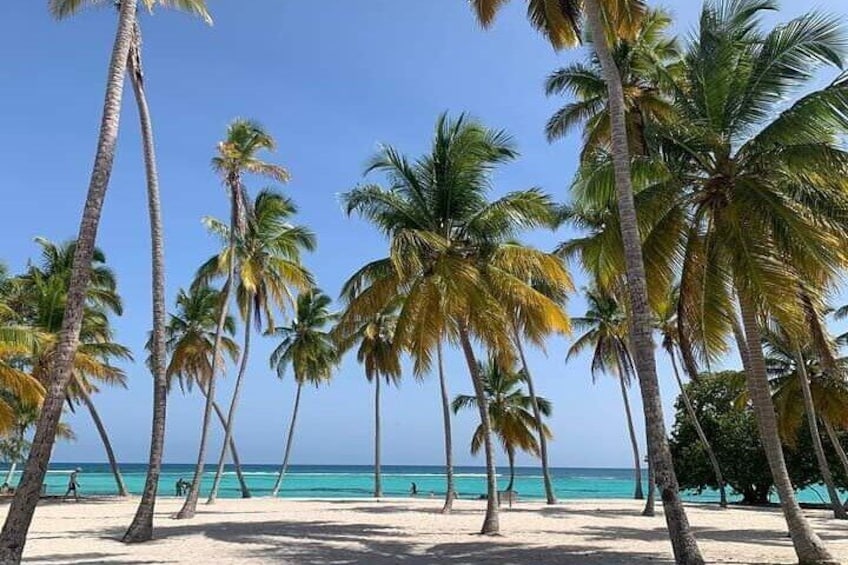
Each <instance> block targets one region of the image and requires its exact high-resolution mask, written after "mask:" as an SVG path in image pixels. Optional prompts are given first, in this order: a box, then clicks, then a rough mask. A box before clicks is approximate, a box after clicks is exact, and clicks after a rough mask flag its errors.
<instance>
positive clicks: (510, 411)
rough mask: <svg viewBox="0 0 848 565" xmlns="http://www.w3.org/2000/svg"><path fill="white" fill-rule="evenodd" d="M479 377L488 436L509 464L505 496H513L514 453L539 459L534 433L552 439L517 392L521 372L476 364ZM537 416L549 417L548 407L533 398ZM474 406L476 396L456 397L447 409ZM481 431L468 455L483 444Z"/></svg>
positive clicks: (493, 364)
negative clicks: (489, 429) (495, 440)
mask: <svg viewBox="0 0 848 565" xmlns="http://www.w3.org/2000/svg"><path fill="white" fill-rule="evenodd" d="M480 374H481V375H482V376H483V390H484V391H485V394H486V399H487V400H488V410H489V419H490V420H491V422H492V433H494V434H495V435H496V436H497V438H498V439H499V440H500V442H501V446H502V447H503V449H504V451H505V452H506V455H507V460H508V461H509V484H508V485H507V487H506V491H507V492H510V493H511V492H513V487H514V486H515V452H516V451H517V450H521V451H524V452H527V453H529V454H530V455H533V456H534V457H539V456H540V455H541V451H540V446H539V440H538V435H537V432H541V434H542V435H543V436H545V437H547V438H548V439H550V438H551V437H553V435H552V434H551V430H550V429H549V428H548V426H547V425H546V424H545V423H544V422H542V421H539V420H537V419H536V416H535V415H534V414H533V411H532V408H533V406H532V405H533V401H532V399H531V398H530V396H529V395H527V394H525V393H524V391H523V390H522V389H521V385H522V384H523V383H524V382H525V378H526V375H524V374H523V373H521V372H518V371H513V370H508V369H504V368H503V367H501V366H500V365H499V364H498V362H497V360H496V359H489V361H488V363H486V364H483V363H481V364H480ZM536 404H538V407H539V412H540V413H541V414H542V415H543V416H544V417H546V418H547V417H550V415H551V403H550V402H549V401H548V400H547V399H546V398H542V397H538V396H537V397H536ZM476 405H477V397H476V396H468V395H464V394H460V395H458V396H457V397H456V398H454V400H453V404H452V405H451V407H452V408H453V411H454V413H457V412H459V411H460V410H462V409H463V408H472V407H476ZM483 433H484V432H483V428H482V426H479V425H478V426H477V429H475V430H474V435H473V436H472V438H471V454H472V455H476V454H477V453H478V452H479V451H480V447H481V445H482V443H483Z"/></svg>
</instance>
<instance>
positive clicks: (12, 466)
mask: <svg viewBox="0 0 848 565" xmlns="http://www.w3.org/2000/svg"><path fill="white" fill-rule="evenodd" d="M17 468H18V462H17V461H12V462H11V463H9V470H8V471H7V472H6V480H4V481H3V482H4V483H6V484H7V485H11V484H12V478H13V477H14V476H15V469H17Z"/></svg>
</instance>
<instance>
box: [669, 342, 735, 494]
mask: <svg viewBox="0 0 848 565" xmlns="http://www.w3.org/2000/svg"><path fill="white" fill-rule="evenodd" d="M668 356H669V357H670V358H671V367H672V369H674V378H675V379H676V380H677V386H678V387H679V388H680V397H681V398H682V399H683V404H684V405H685V406H686V411H687V412H688V413H689V418H690V419H691V420H692V423H693V424H694V426H695V433H697V434H698V439H699V440H701V445H703V446H704V450H705V451H706V452H707V458H708V459H709V460H710V465H711V466H712V468H713V474H715V478H716V484H718V494H719V505H720V506H721V507H722V508H727V488H726V486H725V484H724V475H722V473H721V467H720V466H719V464H718V458H716V455H715V452H714V451H713V446H712V445H711V444H710V442H709V440H708V439H707V434H705V433H704V428H702V427H701V422H700V421H699V420H698V415H697V414H696V413H695V407H694V406H692V400H691V399H690V398H689V394H688V393H687V392H686V388H685V387H684V386H683V380H682V379H681V378H680V371H678V369H677V361H676V360H675V358H674V350H673V349H672V350H670V351H668Z"/></svg>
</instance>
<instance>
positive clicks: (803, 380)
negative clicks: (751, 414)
mask: <svg viewBox="0 0 848 565" xmlns="http://www.w3.org/2000/svg"><path fill="white" fill-rule="evenodd" d="M769 326H770V327H768V328H767V329H766V330H765V331H764V332H763V333H764V342H765V346H766V353H767V357H766V365H767V367H768V370H769V373H770V374H771V375H772V379H771V384H772V388H773V389H774V394H773V399H774V405H775V410H776V411H777V416H778V429H779V432H780V436H781V439H782V440H783V441H784V442H786V443H788V444H789V445H792V444H794V443H795V441H796V440H797V438H798V430H799V429H800V427H801V424H802V422H803V421H804V419H805V418H806V424H807V428H808V429H809V432H810V437H811V439H812V444H813V452H814V454H815V456H816V462H817V463H818V467H819V473H820V474H821V477H822V480H823V481H824V484H825V488H826V489H827V494H828V497H829V499H830V505H831V508H832V509H833V515H834V517H835V518H837V519H840V520H845V519H846V518H848V514H846V512H845V507H844V506H843V505H842V501H841V500H840V499H839V493H838V492H837V490H836V483H835V482H834V480H833V473H832V472H831V470H830V465H829V463H828V462H827V457H826V456H825V453H824V446H823V444H822V440H821V434H820V433H819V420H825V419H832V418H833V416H834V415H837V417H839V419H844V415H845V414H846V413H848V404H846V402H847V401H848V394H847V393H848V390H846V387H845V383H844V378H843V377H842V375H840V374H838V371H839V370H840V368H838V367H834V369H836V372H837V375H833V374H831V375H828V374H827V372H826V371H825V369H824V366H823V365H824V363H822V362H821V359H820V358H818V356H817V355H816V354H815V351H814V349H813V348H812V347H811V344H810V343H809V342H807V343H805V344H804V345H798V344H799V343H801V342H800V339H799V338H793V337H792V336H790V335H789V334H788V332H786V330H785V329H784V328H781V327H780V325H779V324H776V323H774V322H773V323H772V324H770V325H769ZM814 391H815V394H814ZM816 400H818V402H816Z"/></svg>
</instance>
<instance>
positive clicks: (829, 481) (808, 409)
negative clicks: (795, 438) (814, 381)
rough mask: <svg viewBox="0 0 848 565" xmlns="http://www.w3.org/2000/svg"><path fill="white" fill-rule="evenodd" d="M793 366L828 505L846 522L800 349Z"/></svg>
mask: <svg viewBox="0 0 848 565" xmlns="http://www.w3.org/2000/svg"><path fill="white" fill-rule="evenodd" d="M795 365H796V367H798V382H799V383H800V384H801V392H802V393H803V395H804V412H805V413H806V414H807V426H809V428H810V435H811V436H812V439H813V452H815V454H816V461H817V462H818V464H819V472H821V475H822V479H823V480H824V484H825V486H826V487H827V495H828V496H829V497H830V505H831V507H832V508H833V517H834V518H836V519H838V520H846V519H848V514H846V513H845V507H844V506H842V502H841V501H840V500H839V494H838V493H837V492H836V484H835V483H834V482H833V474H832V473H831V472H830V465H828V463H827V457H825V455H824V446H823V445H822V440H821V434H819V425H818V418H817V417H816V406H815V404H814V403H813V393H812V391H810V380H809V377H808V376H807V367H806V365H805V364H804V356H803V355H802V353H801V350H800V349H796V350H795Z"/></svg>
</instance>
